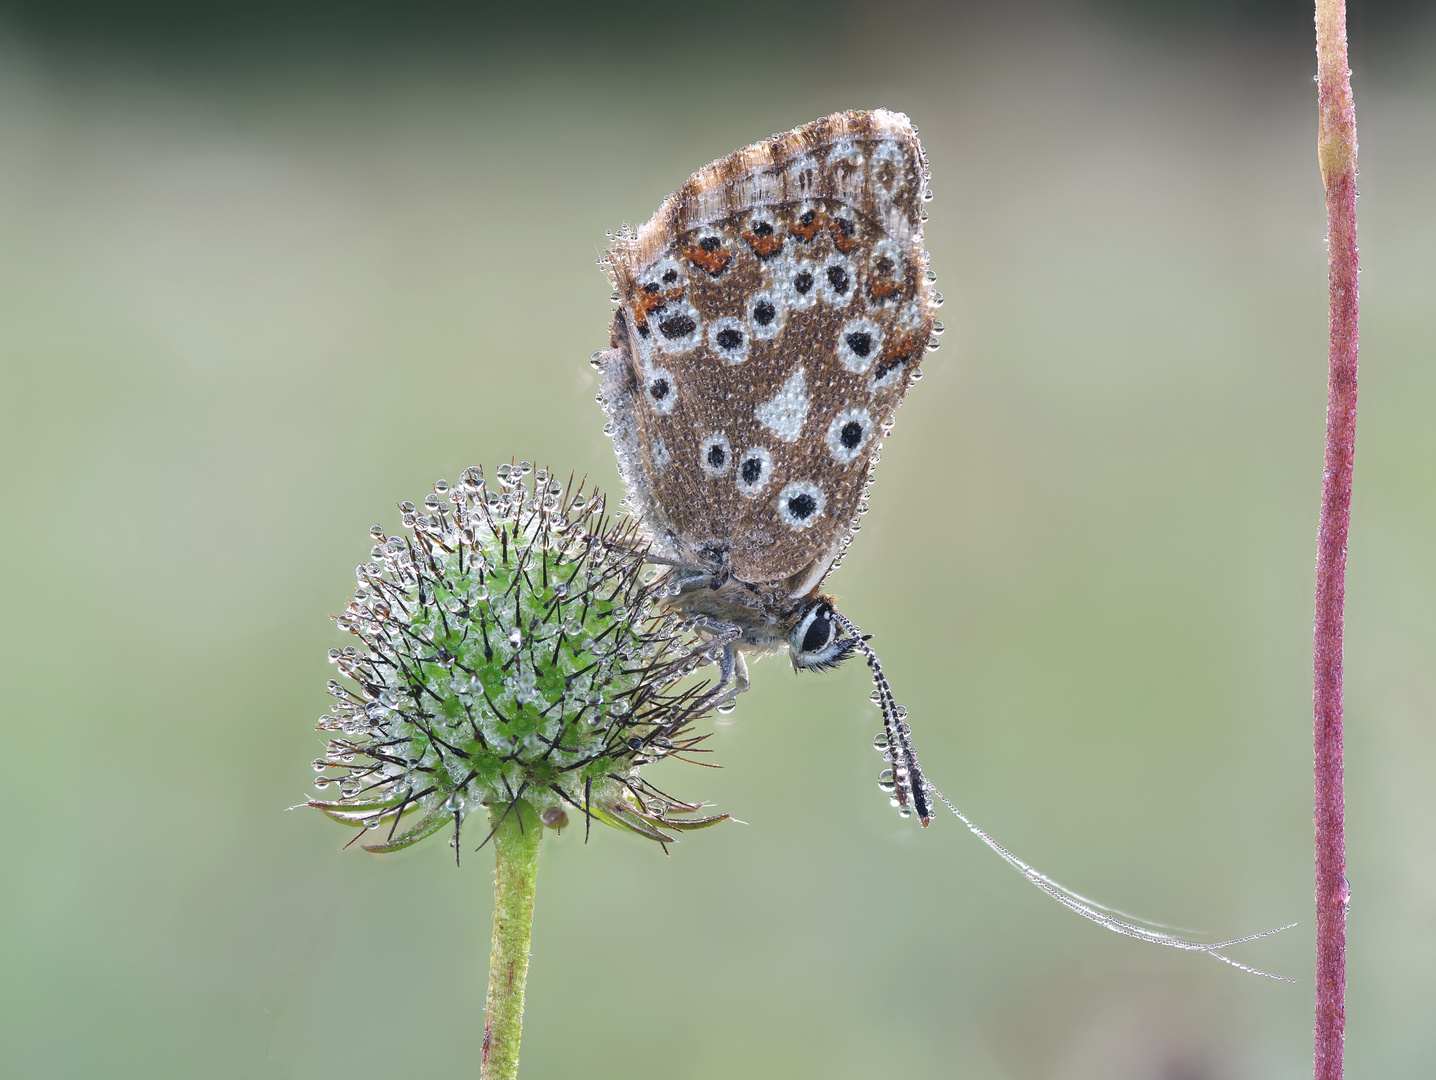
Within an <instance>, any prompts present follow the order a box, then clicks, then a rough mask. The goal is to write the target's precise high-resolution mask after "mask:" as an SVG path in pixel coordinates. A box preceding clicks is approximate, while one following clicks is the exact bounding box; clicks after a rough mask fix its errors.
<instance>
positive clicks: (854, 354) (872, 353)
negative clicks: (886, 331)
mask: <svg viewBox="0 0 1436 1080" xmlns="http://www.w3.org/2000/svg"><path fill="white" fill-rule="evenodd" d="M882 351H883V328H882V327H881V326H879V325H878V324H877V323H875V322H873V320H872V319H867V318H862V319H849V320H848V321H847V322H845V323H843V328H842V329H841V330H840V331H838V359H839V360H841V361H842V362H843V367H845V368H847V369H848V370H849V371H851V372H853V373H854V374H857V375H861V374H863V372H865V371H867V370H868V368H870V367H872V366H873V361H874V360H876V359H877V358H878V357H879V356H881V355H882Z"/></svg>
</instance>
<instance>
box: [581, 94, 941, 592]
mask: <svg viewBox="0 0 1436 1080" xmlns="http://www.w3.org/2000/svg"><path fill="white" fill-rule="evenodd" d="M926 180H927V171H926V165H925V162H924V159H923V155H922V148H921V146H920V145H919V143H918V141H917V137H916V133H915V132H914V131H913V129H912V127H911V125H910V124H909V123H908V122H907V119H906V118H905V117H902V116H900V115H898V114H893V113H887V112H883V111H878V112H871V113H857V112H854V113H840V114H835V115H834V116H830V117H826V118H824V119H822V120H818V121H814V122H813V123H811V124H808V125H805V126H804V127H801V128H798V129H796V130H795V131H792V132H789V133H787V134H785V135H779V136H775V137H774V138H772V139H770V140H768V141H767V142H764V143H758V144H755V145H753V146H750V147H747V148H745V149H743V150H739V151H737V152H736V153H734V154H731V155H730V156H728V157H727V158H724V159H723V160H721V161H718V162H715V163H714V164H713V165H711V166H709V167H708V168H707V169H704V170H702V171H700V172H698V173H696V174H694V176H693V177H692V178H690V180H689V181H688V183H687V184H685V185H684V186H683V188H682V189H680V190H679V191H678V192H677V193H675V194H674V195H672V196H670V197H669V198H668V199H667V200H666V201H665V202H664V205H663V207H662V208H661V209H660V210H659V212H658V214H657V215H655V217H654V219H653V220H652V221H650V222H649V223H648V224H647V225H645V226H644V227H643V228H642V229H640V230H639V232H638V233H637V234H636V235H634V236H628V237H621V238H620V239H619V241H618V242H617V244H616V245H615V248H614V250H613V251H612V252H610V254H609V260H610V272H611V274H612V278H613V283H614V287H615V290H616V292H617V294H618V297H619V303H620V309H619V311H618V313H617V314H616V316H615V320H614V331H613V340H614V344H615V346H617V347H619V348H620V349H621V350H622V353H623V357H624V361H623V363H624V366H625V369H626V378H627V391H626V392H627V394H628V396H627V398H625V399H624V400H623V401H621V402H620V401H618V400H616V392H615V391H613V390H612V389H610V390H608V391H606V393H607V399H606V402H605V404H606V407H607V408H608V409H609V412H610V416H611V417H612V418H613V420H614V422H615V424H616V426H617V427H618V428H619V431H618V433H617V436H618V438H617V442H618V449H619V456H620V462H621V464H622V465H623V467H624V473H625V479H627V480H628V481H629V483H630V486H631V487H632V488H633V491H634V499H635V501H636V502H637V503H638V504H639V507H638V508H639V511H640V513H641V514H642V515H643V516H644V518H645V521H646V523H647V525H648V526H649V528H650V529H651V530H652V531H653V532H654V534H655V536H656V538H657V539H658V540H659V542H660V544H661V545H663V546H667V547H669V548H671V549H672V551H673V553H674V554H675V556H676V557H679V558H681V559H683V560H684V561H691V562H694V563H697V564H699V565H710V566H721V565H723V564H724V563H725V562H726V564H727V565H728V567H729V568H730V569H731V571H732V573H733V574H734V575H735V576H736V577H738V578H739V579H740V580H743V581H747V582H751V583H754V584H761V585H777V584H780V583H781V584H784V585H785V586H789V587H797V588H800V589H802V590H803V591H806V590H807V589H809V588H811V587H815V586H816V585H817V583H818V581H819V580H820V579H821V577H822V576H823V575H824V574H825V573H826V572H827V570H828V569H830V568H831V566H832V565H833V563H834V560H835V558H836V557H838V555H839V554H840V552H841V550H842V548H843V547H844V546H845V545H846V543H847V541H848V539H849V538H850V536H851V532H852V522H853V519H854V517H855V514H856V512H857V508H858V504H859V502H860V501H861V499H862V497H863V494H864V491H865V489H866V484H867V482H868V477H869V465H870V463H871V459H872V455H873V453H874V451H875V450H876V448H877V446H878V443H879V440H880V438H881V436H882V434H883V433H884V426H885V425H886V424H887V423H888V422H889V421H890V419H891V415H892V412H893V410H894V409H895V408H896V407H897V406H898V404H900V403H901V401H902V398H903V396H904V395H905V394H906V393H907V390H908V387H909V386H910V385H911V383H912V380H913V376H914V373H915V371H916V368H917V364H918V361H919V359H920V358H921V355H922V353H923V351H924V349H925V347H926V344H927V342H928V340H929V336H930V334H931V331H932V323H933V317H934V310H935V305H934V299H933V292H932V288H931V285H930V283H929V282H928V280H927V277H926V270H927V256H926V253H925V251H924V250H923V246H922V225H921V216H922V215H921V205H922V200H923V193H924V189H925V185H926ZM606 385H607V384H606Z"/></svg>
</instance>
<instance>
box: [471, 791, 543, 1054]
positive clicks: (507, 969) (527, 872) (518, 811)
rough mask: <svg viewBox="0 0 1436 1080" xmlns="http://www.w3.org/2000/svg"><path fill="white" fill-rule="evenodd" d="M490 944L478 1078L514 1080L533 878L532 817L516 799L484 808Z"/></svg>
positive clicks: (535, 834)
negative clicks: (489, 837)
mask: <svg viewBox="0 0 1436 1080" xmlns="http://www.w3.org/2000/svg"><path fill="white" fill-rule="evenodd" d="M494 826H497V829H496V831H495V832H494V838H493V845H494V944H493V949H492V951H491V952H490V954H489V997H488V1001H487V1003H486V1004H485V1006H484V1054H483V1062H482V1065H481V1067H480V1070H479V1075H480V1077H481V1078H482V1080H514V1078H515V1077H517V1076H518V1072H519V1037H520V1035H521V1034H522V1033H523V1026H524V987H525V986H526V985H527V983H528V974H529V940H530V937H531V934H532V930H533V918H534V884H535V881H536V879H537V876H538V849H539V837H540V836H541V835H542V833H543V826H542V825H541V824H540V823H539V819H538V814H536V813H535V812H534V809H533V807H531V806H530V805H529V804H528V803H527V802H525V801H523V800H522V799H520V800H519V801H518V802H516V803H514V804H513V806H512V807H505V806H500V807H490V809H489V827H490V828H494Z"/></svg>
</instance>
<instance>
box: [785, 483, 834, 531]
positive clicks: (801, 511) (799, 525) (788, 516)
mask: <svg viewBox="0 0 1436 1080" xmlns="http://www.w3.org/2000/svg"><path fill="white" fill-rule="evenodd" d="M827 504H828V500H827V498H826V497H824V495H823V489H822V488H820V487H818V485H817V484H814V483H813V482H812V481H809V480H794V481H793V482H792V483H791V484H789V485H787V486H786V487H785V488H783V490H782V491H780V492H779V493H778V516H779V517H780V518H782V519H783V524H784V525H787V526H788V527H789V528H790V529H806V528H807V527H808V526H809V525H811V524H812V523H813V522H815V521H817V520H818V518H820V517H821V516H822V514H823V507H825V506H826V505H827Z"/></svg>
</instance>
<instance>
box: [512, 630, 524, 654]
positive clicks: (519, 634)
mask: <svg viewBox="0 0 1436 1080" xmlns="http://www.w3.org/2000/svg"><path fill="white" fill-rule="evenodd" d="M523 641H524V635H523V631H521V630H520V629H519V628H518V627H517V626H515V627H514V628H513V629H512V630H510V631H509V644H510V645H512V646H513V647H514V648H515V649H517V648H518V647H519V646H520V645H522V644H523Z"/></svg>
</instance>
